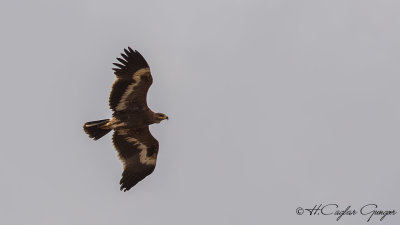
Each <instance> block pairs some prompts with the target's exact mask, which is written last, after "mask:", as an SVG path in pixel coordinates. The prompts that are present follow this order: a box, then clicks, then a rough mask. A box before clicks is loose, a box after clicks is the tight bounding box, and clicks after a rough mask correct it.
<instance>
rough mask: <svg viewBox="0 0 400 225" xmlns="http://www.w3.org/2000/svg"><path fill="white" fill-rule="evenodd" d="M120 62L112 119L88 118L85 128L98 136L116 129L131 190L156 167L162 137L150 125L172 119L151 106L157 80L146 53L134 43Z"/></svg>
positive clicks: (125, 179)
mask: <svg viewBox="0 0 400 225" xmlns="http://www.w3.org/2000/svg"><path fill="white" fill-rule="evenodd" d="M124 52H125V54H124V53H122V54H121V56H122V58H123V59H122V58H117V60H118V61H119V62H120V63H113V64H114V65H115V66H117V68H113V70H114V74H115V75H116V76H117V79H116V80H115V82H114V84H113V85H112V90H111V93H110V98H109V103H110V108H111V109H112V110H113V115H112V117H111V119H105V120H98V121H92V122H87V123H85V124H84V125H83V130H84V131H85V132H86V133H87V134H88V135H89V137H90V138H93V139H94V140H98V139H99V138H101V137H103V136H104V135H106V134H107V133H108V132H110V131H111V130H114V134H113V137H112V139H113V143H114V146H115V148H116V150H117V152H118V156H119V158H120V160H121V161H122V163H123V165H124V171H123V173H122V179H121V181H120V184H121V191H122V190H123V191H128V190H129V189H131V188H132V187H133V186H135V185H136V184H137V183H138V182H139V181H141V180H143V179H144V178H145V177H146V176H148V175H149V174H151V173H152V172H153V171H154V168H155V166H156V161H157V154H158V141H157V140H156V139H155V138H154V137H153V136H152V135H151V133H150V131H149V125H151V124H153V123H160V122H161V121H162V120H165V119H168V117H167V116H166V115H165V114H163V113H155V112H153V111H152V110H151V109H150V108H149V107H148V106H147V101H146V97H147V91H148V90H149V87H150V85H151V84H152V83H153V78H152V76H151V73H150V68H149V65H148V64H147V62H146V60H145V59H144V58H143V56H142V55H141V54H140V53H139V52H138V51H136V50H132V49H131V48H130V47H128V49H124Z"/></svg>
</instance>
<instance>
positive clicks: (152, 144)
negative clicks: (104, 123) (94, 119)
mask: <svg viewBox="0 0 400 225" xmlns="http://www.w3.org/2000/svg"><path fill="white" fill-rule="evenodd" d="M113 143H114V146H115V149H116V150H117V152H118V156H119V158H120V160H121V161H122V163H123V164H124V171H123V173H122V178H121V181H120V184H121V190H123V191H128V190H129V189H131V188H132V187H133V186H135V185H136V184H137V183H138V182H140V181H141V180H143V179H144V178H145V177H146V176H148V175H150V174H151V173H152V172H153V171H154V168H155V166H156V161H157V154H158V141H157V140H156V139H155V138H154V137H153V136H152V135H151V133H150V130H149V128H148V126H147V127H145V128H141V129H119V130H116V131H115V132H114V135H113Z"/></svg>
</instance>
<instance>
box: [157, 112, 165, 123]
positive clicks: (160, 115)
mask: <svg viewBox="0 0 400 225" xmlns="http://www.w3.org/2000/svg"><path fill="white" fill-rule="evenodd" d="M165 119H168V116H167V115H165V114H164V113H156V114H155V118H154V120H155V123H160V122H161V121H163V120H165Z"/></svg>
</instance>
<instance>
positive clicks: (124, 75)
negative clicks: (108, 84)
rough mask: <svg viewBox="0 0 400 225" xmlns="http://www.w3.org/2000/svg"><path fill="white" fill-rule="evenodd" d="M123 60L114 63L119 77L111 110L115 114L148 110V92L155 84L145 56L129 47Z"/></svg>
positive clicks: (111, 101) (111, 95)
mask: <svg viewBox="0 0 400 225" xmlns="http://www.w3.org/2000/svg"><path fill="white" fill-rule="evenodd" d="M124 51H125V54H124V53H122V54H121V56H122V58H123V59H122V58H117V60H118V61H119V62H120V63H114V65H115V66H117V67H118V68H114V69H113V70H114V71H115V72H114V74H115V75H116V76H117V79H116V80H115V82H114V84H113V86H112V90H111V94H110V99H109V102H110V108H111V109H112V110H113V111H114V112H119V111H135V110H143V109H144V108H147V101H146V97H147V92H148V90H149V88H150V86H151V84H152V83H153V78H152V76H151V73H150V68H149V65H148V64H147V62H146V60H145V59H144V58H143V56H142V55H141V54H140V53H139V52H138V51H135V50H132V49H131V48H129V47H128V50H126V49H124Z"/></svg>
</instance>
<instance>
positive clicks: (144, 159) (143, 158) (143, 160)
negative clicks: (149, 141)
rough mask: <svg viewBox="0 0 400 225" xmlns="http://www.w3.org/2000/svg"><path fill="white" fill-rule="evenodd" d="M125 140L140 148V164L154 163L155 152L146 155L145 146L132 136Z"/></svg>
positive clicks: (155, 158)
mask: <svg viewBox="0 0 400 225" xmlns="http://www.w3.org/2000/svg"><path fill="white" fill-rule="evenodd" d="M126 140H127V141H128V142H129V143H132V144H135V145H137V148H138V149H140V153H139V161H140V163H142V164H145V165H156V160H157V154H156V153H154V154H153V155H152V156H150V157H148V156H147V146H146V145H144V144H142V143H140V142H139V141H138V140H137V139H136V138H133V137H128V138H126Z"/></svg>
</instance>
